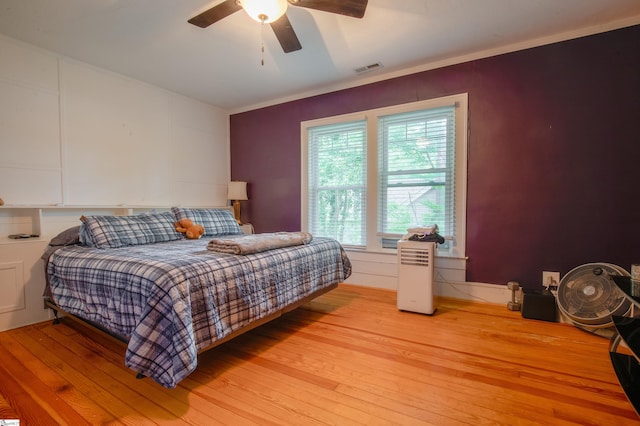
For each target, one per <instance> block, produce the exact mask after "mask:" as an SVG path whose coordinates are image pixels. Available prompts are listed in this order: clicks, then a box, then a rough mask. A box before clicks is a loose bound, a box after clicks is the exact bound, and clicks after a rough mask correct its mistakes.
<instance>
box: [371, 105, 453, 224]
mask: <svg viewBox="0 0 640 426" xmlns="http://www.w3.org/2000/svg"><path fill="white" fill-rule="evenodd" d="M454 108H455V106H447V107H441V108H434V109H428V110H421V111H413V112H407V113H401V114H393V115H388V116H383V117H380V118H379V126H378V132H379V135H378V162H379V165H378V174H379V179H378V185H379V187H378V234H379V235H381V236H383V237H391V236H394V235H401V234H405V233H406V231H407V228H409V227H415V226H420V225H432V224H434V223H435V224H437V225H438V227H439V229H440V234H441V235H443V236H448V237H453V236H454V235H455V229H454V228H455V216H454V215H455V213H454V201H455V190H454V189H455V182H454V176H455V164H454V163H455V152H454V150H455V111H454Z"/></svg>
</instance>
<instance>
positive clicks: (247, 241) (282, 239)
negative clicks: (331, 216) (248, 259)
mask: <svg viewBox="0 0 640 426" xmlns="http://www.w3.org/2000/svg"><path fill="white" fill-rule="evenodd" d="M312 239H313V236H312V235H311V234H310V233H308V232H267V233H263V234H253V235H242V236H236V237H226V238H214V239H212V240H211V241H209V243H208V244H207V249H209V250H211V251H215V252H219V253H229V254H251V253H259V252H261V251H265V250H272V249H276V248H281V247H289V246H299V245H303V244H308V243H310V242H311V240H312Z"/></svg>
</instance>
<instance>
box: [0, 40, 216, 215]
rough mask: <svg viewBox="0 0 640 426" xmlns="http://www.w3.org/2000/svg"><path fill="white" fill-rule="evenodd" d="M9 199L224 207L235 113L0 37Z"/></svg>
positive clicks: (0, 144) (0, 119)
mask: <svg viewBox="0 0 640 426" xmlns="http://www.w3.org/2000/svg"><path fill="white" fill-rule="evenodd" d="M0 64H1V65H0V153H1V155H0V198H2V199H3V200H4V201H5V203H6V204H10V205H20V204H60V203H62V204H67V205H69V204H71V205H120V204H127V205H175V204H181V205H190V206H197V205H202V206H204V205H209V206H210V205H224V204H226V187H227V182H228V180H229V143H228V112H227V111H225V110H223V109H220V108H217V107H214V106H211V105H207V104H204V103H202V102H200V101H196V100H194V99H190V98H186V97H184V96H181V95H177V94H174V93H171V92H168V91H166V90H164V89H160V88H158V87H155V86H151V85H149V84H146V83H143V82H140V81H136V80H133V79H129V78H126V77H123V76H121V75H117V74H114V73H111V72H109V71H106V70H103V69H99V68H95V67H92V66H90V65H87V64H84V63H80V62H77V61H74V60H71V59H68V58H64V57H60V56H58V55H56V54H54V53H52V52H47V51H43V50H41V49H37V48H35V47H32V46H29V45H26V44H23V43H21V42H18V41H15V40H12V39H9V38H6V37H0Z"/></svg>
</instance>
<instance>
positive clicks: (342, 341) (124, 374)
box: [0, 285, 640, 426]
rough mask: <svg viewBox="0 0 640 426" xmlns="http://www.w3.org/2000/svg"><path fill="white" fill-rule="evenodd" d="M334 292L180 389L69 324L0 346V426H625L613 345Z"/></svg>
mask: <svg viewBox="0 0 640 426" xmlns="http://www.w3.org/2000/svg"><path fill="white" fill-rule="evenodd" d="M437 306H438V310H437V312H436V314H435V315H433V316H427V315H420V314H414V313H407V312H399V311H398V310H397V309H396V306H395V293H394V292H390V291H386V290H375V289H370V288H364V287H357V286H349V285H341V286H340V287H339V288H338V289H336V290H334V291H332V292H330V293H328V294H326V295H324V296H321V297H320V298H318V299H316V300H314V301H313V302H311V303H310V304H308V305H306V306H304V307H302V308H299V309H297V310H296V311H294V312H291V313H289V314H286V315H285V316H284V317H282V318H279V319H277V320H275V321H274V322H272V323H270V324H267V325H265V326H262V327H260V328H258V329H256V330H253V331H251V332H249V333H248V334H245V335H243V336H240V337H239V338H237V339H235V340H233V341H231V342H229V343H226V344H224V345H222V346H221V347H218V348H216V349H213V350H211V351H209V352H207V353H205V354H203V355H201V357H200V360H199V367H198V369H197V370H196V371H195V372H194V373H192V374H191V375H190V376H189V377H187V378H186V379H185V380H183V381H182V382H181V383H180V384H179V386H178V387H177V388H176V389H173V390H170V389H165V388H163V387H161V386H159V385H157V384H156V383H155V382H153V381H151V380H150V379H143V380H137V379H136V378H135V375H134V374H133V373H132V372H131V371H130V370H128V369H127V368H126V367H125V366H124V362H123V359H124V352H125V349H124V346H122V345H121V344H118V343H115V342H113V341H111V340H109V339H108V338H106V337H104V336H103V335H101V334H99V333H97V332H95V331H93V330H89V329H87V328H85V327H84V326H82V325H79V324H77V323H75V322H73V321H71V320H66V319H65V320H63V321H62V323H61V324H59V325H52V324H51V322H45V323H40V324H36V325H32V326H28V327H23V328H20V329H16V330H11V331H7V332H3V333H0V392H1V397H0V419H14V418H17V419H20V420H21V423H20V424H21V426H23V425H29V424H45V425H47V424H70V425H81V424H105V423H109V424H111V423H113V424H117V423H123V424H129V425H142V424H168V423H173V424H195V425H212V424H232V425H242V424H260V425H269V424H273V425H276V424H278V425H283V424H284V425H304V424H316V425H317V424H337V425H349V424H366V425H383V424H396V425H413V424H433V425H455V424H472V425H484V424H492V425H493V424H504V425H520V424H521V425H529V424H541V425H556V424H558V425H569V424H579V425H630V424H639V423H640V422H639V421H638V416H637V415H636V413H635V412H634V410H633V408H632V407H631V405H630V404H629V402H628V401H627V399H626V398H625V396H624V394H623V393H622V390H621V388H620V386H619V385H618V382H617V381H616V378H615V375H614V373H613V370H612V367H611V365H610V361H609V355H608V341H607V340H606V339H603V338H601V337H598V336H595V335H593V334H590V333H586V332H583V331H580V330H578V329H577V328H575V327H573V326H571V325H566V324H557V323H548V322H544V321H536V320H527V319H523V318H522V317H521V316H520V313H519V312H511V311H508V310H507V309H506V304H505V305H488V304H477V303H469V302H463V301H455V300H440V301H438V303H437Z"/></svg>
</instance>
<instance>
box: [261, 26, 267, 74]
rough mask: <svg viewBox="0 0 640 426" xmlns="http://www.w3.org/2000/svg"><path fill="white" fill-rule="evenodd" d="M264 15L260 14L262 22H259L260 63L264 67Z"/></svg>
mask: <svg viewBox="0 0 640 426" xmlns="http://www.w3.org/2000/svg"><path fill="white" fill-rule="evenodd" d="M265 18H266V16H265V15H260V19H261V20H262V23H261V24H260V55H261V56H260V65H262V66H263V67H264V21H265Z"/></svg>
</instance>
